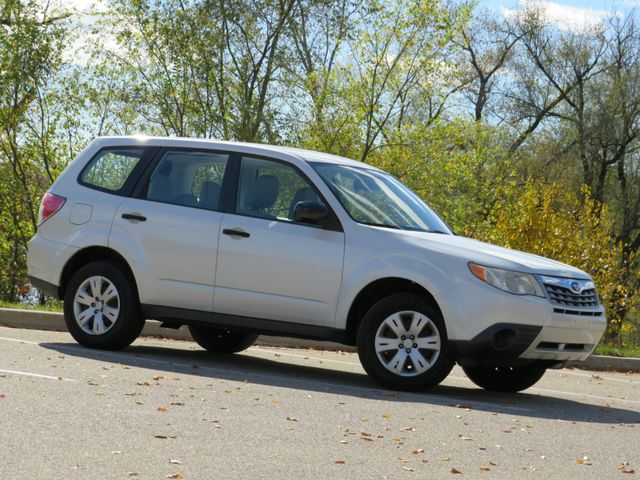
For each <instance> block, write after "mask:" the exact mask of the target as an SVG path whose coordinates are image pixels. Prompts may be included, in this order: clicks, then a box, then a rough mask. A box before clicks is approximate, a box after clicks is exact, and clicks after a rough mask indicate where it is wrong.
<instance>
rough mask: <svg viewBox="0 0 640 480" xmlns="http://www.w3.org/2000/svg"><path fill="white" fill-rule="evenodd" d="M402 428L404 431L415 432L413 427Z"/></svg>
mask: <svg viewBox="0 0 640 480" xmlns="http://www.w3.org/2000/svg"><path fill="white" fill-rule="evenodd" d="M402 430H404V431H405V432H415V431H416V429H415V428H414V427H405V428H403V429H402Z"/></svg>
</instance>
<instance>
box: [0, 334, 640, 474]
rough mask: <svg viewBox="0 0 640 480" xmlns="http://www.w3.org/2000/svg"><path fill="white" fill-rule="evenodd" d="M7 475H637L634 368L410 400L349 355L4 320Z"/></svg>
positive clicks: (637, 382)
mask: <svg viewBox="0 0 640 480" xmlns="http://www.w3.org/2000/svg"><path fill="white" fill-rule="evenodd" d="M625 462H627V463H625ZM625 470H626V471H627V472H632V471H634V470H636V472H635V473H624V471H625ZM0 472H2V474H3V478H12V479H13V478H29V479H57V478H65V479H66V478H78V479H101V480H103V479H111V478H123V479H124V478H153V479H163V478H177V479H179V478H184V479H194V478H201V479H214V478H242V479H244V478H250V479H263V478H264V479H275V478H278V479H284V478H291V479H300V478H313V479H324V478H331V479H343V478H354V479H363V478H377V479H381V478H408V479H410V478H458V477H460V478H580V479H582V478H594V479H608V478H635V477H636V476H640V375H638V374H623V373H604V372H598V373H596V372H588V371H580V370H554V371H550V372H548V373H547V375H545V377H544V378H543V380H542V381H541V382H540V383H539V384H538V385H537V387H534V388H531V389H529V390H527V391H526V392H525V393H521V394H495V393H490V392H485V391H483V390H480V389H478V388H476V387H475V386H473V384H471V382H469V381H468V380H467V379H466V378H465V377H464V374H463V373H462V371H461V370H459V369H458V368H456V369H454V371H453V372H452V374H451V375H450V376H449V378H448V379H447V380H446V381H445V383H444V384H443V385H442V386H441V387H439V388H437V389H436V390H434V391H433V392H430V393H425V394H409V393H396V392H389V391H384V390H381V389H379V388H378V387H377V386H375V385H374V384H372V383H371V382H370V381H369V379H368V378H367V377H366V376H365V374H364V372H363V370H362V368H361V367H360V365H359V363H358V358H357V356H356V355H354V354H349V353H339V352H321V351H314V350H293V349H276V348H266V347H254V348H251V349H249V350H248V351H247V352H244V353H242V354H238V355H233V356H216V355H211V354H208V353H206V352H204V351H202V350H200V349H199V348H198V347H197V346H196V345H195V344H193V343H190V342H180V341H174V340H159V339H149V338H145V339H139V340H138V341H136V343H134V345H132V346H131V347H129V348H128V349H126V350H123V351H121V352H102V351H93V350H88V349H85V348H82V347H80V346H78V345H76V344H75V343H74V342H73V341H72V339H71V337H70V336H69V335H68V334H66V333H58V332H44V331H37V330H19V329H11V328H0Z"/></svg>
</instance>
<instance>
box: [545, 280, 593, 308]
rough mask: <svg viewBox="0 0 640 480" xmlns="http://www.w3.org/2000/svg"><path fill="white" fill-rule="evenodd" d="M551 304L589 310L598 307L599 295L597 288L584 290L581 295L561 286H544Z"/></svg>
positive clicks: (546, 284)
mask: <svg viewBox="0 0 640 480" xmlns="http://www.w3.org/2000/svg"><path fill="white" fill-rule="evenodd" d="M544 286H545V288H546V289H547V294H548V295H549V299H550V300H551V303H555V304H556V305H565V306H570V307H578V308H581V307H582V308H589V307H597V306H598V295H597V294H596V289H595V288H589V289H585V290H582V291H581V292H580V293H576V292H574V291H572V290H571V289H570V288H566V287H563V286H560V285H550V284H548V283H545V284H544Z"/></svg>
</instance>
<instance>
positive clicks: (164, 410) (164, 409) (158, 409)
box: [156, 407, 167, 412]
mask: <svg viewBox="0 0 640 480" xmlns="http://www.w3.org/2000/svg"><path fill="white" fill-rule="evenodd" d="M156 410H157V411H158V412H166V411H167V409H166V408H165V407H158V408H156Z"/></svg>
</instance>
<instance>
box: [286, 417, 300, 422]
mask: <svg viewBox="0 0 640 480" xmlns="http://www.w3.org/2000/svg"><path fill="white" fill-rule="evenodd" d="M287 420H289V421H290V422H297V421H298V419H297V418H296V417H287Z"/></svg>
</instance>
